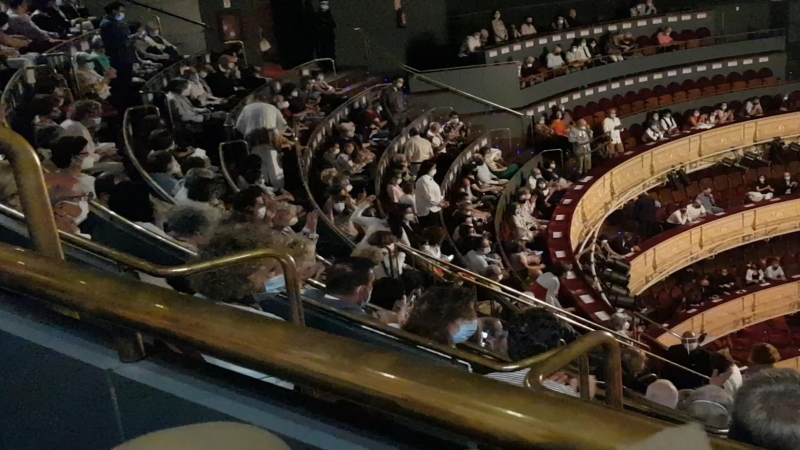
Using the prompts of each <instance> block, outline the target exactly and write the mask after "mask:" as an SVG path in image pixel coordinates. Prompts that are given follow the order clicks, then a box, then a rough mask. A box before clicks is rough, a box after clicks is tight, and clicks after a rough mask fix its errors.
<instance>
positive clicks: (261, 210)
mask: <svg viewBox="0 0 800 450" xmlns="http://www.w3.org/2000/svg"><path fill="white" fill-rule="evenodd" d="M256 215H257V216H258V218H259V219H263V218H264V217H266V216H267V207H266V206H262V207H261V208H258V211H256Z"/></svg>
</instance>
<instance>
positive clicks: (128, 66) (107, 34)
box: [100, 2, 138, 111]
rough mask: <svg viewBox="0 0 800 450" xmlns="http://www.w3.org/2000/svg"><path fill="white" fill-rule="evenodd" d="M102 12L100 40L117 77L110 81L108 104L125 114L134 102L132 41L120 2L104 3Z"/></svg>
mask: <svg viewBox="0 0 800 450" xmlns="http://www.w3.org/2000/svg"><path fill="white" fill-rule="evenodd" d="M103 10H104V11H105V14H106V16H105V17H104V18H103V20H102V21H101V22H100V37H102V39H103V45H104V46H105V49H106V56H108V59H109V61H110V62H111V67H113V68H114V69H116V71H117V77H116V78H114V79H113V80H111V83H110V85H111V92H112V94H111V100H110V101H111V103H112V105H114V108H116V109H117V111H125V109H126V108H127V107H129V106H132V105H133V104H134V103H135V99H134V95H135V90H134V89H133V63H134V62H136V61H137V60H138V58H137V57H136V50H135V48H134V46H133V41H132V40H131V38H130V36H129V34H128V24H127V22H125V7H124V6H123V5H122V3H120V2H112V3H109V4H107V5H106V6H105V7H104V8H103Z"/></svg>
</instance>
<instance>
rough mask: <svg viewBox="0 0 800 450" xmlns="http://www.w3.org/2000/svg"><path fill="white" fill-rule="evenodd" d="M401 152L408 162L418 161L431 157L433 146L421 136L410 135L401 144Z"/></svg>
mask: <svg viewBox="0 0 800 450" xmlns="http://www.w3.org/2000/svg"><path fill="white" fill-rule="evenodd" d="M403 153H405V155H406V159H407V160H408V162H409V163H419V162H422V161H427V160H429V159H431V158H433V146H432V145H431V143H430V141H428V140H427V139H425V138H424V137H422V136H412V137H411V138H409V140H408V141H406V143H405V145H403Z"/></svg>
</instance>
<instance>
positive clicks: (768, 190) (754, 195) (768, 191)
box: [747, 175, 775, 202]
mask: <svg viewBox="0 0 800 450" xmlns="http://www.w3.org/2000/svg"><path fill="white" fill-rule="evenodd" d="M773 196H775V189H773V187H772V186H770V184H769V183H768V182H767V178H766V177H765V176H764V175H761V176H759V177H758V180H756V182H755V183H753V189H752V190H751V191H750V192H748V193H747V197H749V198H750V201H752V202H760V201H762V200H770V199H771V198H772V197H773Z"/></svg>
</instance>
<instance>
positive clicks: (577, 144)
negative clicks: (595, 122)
mask: <svg viewBox="0 0 800 450" xmlns="http://www.w3.org/2000/svg"><path fill="white" fill-rule="evenodd" d="M592 136H593V133H592V130H590V129H589V127H587V126H586V121H585V120H583V119H578V123H577V125H576V126H574V127H572V128H570V130H569V141H570V142H571V143H572V152H573V153H574V154H575V156H576V157H577V158H578V172H579V173H580V174H581V175H582V174H584V173H586V172H588V171H590V170H592Z"/></svg>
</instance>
